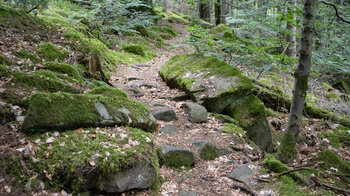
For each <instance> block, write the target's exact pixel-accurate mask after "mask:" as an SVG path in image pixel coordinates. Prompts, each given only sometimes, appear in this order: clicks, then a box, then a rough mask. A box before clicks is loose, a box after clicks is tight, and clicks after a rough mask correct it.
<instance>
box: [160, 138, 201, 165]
mask: <svg viewBox="0 0 350 196" xmlns="http://www.w3.org/2000/svg"><path fill="white" fill-rule="evenodd" d="M161 149H162V155H163V159H164V163H165V165H166V166H169V167H175V168H180V167H182V166H185V167H191V166H192V165H194V162H195V159H194V154H193V152H191V151H190V150H186V149H182V148H179V147H176V146H170V145H166V144H164V145H162V147H161Z"/></svg>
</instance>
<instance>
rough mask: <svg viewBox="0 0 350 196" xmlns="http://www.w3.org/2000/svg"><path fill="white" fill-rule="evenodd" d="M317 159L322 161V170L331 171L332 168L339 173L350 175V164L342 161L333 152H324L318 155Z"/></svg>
mask: <svg viewBox="0 0 350 196" xmlns="http://www.w3.org/2000/svg"><path fill="white" fill-rule="evenodd" d="M316 159H317V160H318V161H322V164H321V168H323V169H325V170H330V168H331V167H333V168H336V169H338V170H339V173H341V174H345V175H350V163H349V162H347V161H344V160H341V159H340V158H339V157H338V155H337V154H336V153H335V152H333V151H332V150H324V151H321V152H319V153H318V154H317V157H316Z"/></svg>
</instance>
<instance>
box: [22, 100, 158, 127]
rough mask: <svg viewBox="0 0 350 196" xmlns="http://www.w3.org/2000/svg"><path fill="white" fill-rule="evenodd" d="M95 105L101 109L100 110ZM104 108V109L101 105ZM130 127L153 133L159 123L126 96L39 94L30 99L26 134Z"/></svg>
mask: <svg viewBox="0 0 350 196" xmlns="http://www.w3.org/2000/svg"><path fill="white" fill-rule="evenodd" d="M96 104H98V106H100V107H102V109H101V110H102V112H103V113H104V114H101V110H97V107H98V106H96ZM101 105H102V106H101ZM116 124H117V125H128V126H131V127H136V128H141V129H143V130H145V131H154V130H155V128H156V123H155V119H154V117H153V115H152V114H151V112H150V111H149V109H148V108H147V107H146V106H145V105H143V104H141V103H138V102H135V101H132V100H129V99H127V98H126V97H124V96H118V97H106V96H100V95H76V94H69V93H37V94H34V95H32V96H31V98H30V101H29V109H28V112H27V116H26V118H25V120H24V122H23V130H24V131H25V132H41V131H45V130H47V129H56V130H61V131H62V130H64V129H72V128H79V127H92V126H114V125H116Z"/></svg>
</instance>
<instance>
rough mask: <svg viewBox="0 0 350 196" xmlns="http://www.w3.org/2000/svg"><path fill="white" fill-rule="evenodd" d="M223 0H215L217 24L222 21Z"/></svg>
mask: <svg viewBox="0 0 350 196" xmlns="http://www.w3.org/2000/svg"><path fill="white" fill-rule="evenodd" d="M221 13H222V10H221V2H220V0H215V24H216V25H218V24H220V23H221Z"/></svg>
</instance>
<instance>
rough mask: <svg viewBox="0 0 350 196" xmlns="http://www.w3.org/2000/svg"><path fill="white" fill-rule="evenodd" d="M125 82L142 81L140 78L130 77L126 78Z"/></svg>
mask: <svg viewBox="0 0 350 196" xmlns="http://www.w3.org/2000/svg"><path fill="white" fill-rule="evenodd" d="M126 80H127V81H133V80H142V79H141V78H137V77H133V76H130V77H127V78H126Z"/></svg>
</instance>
